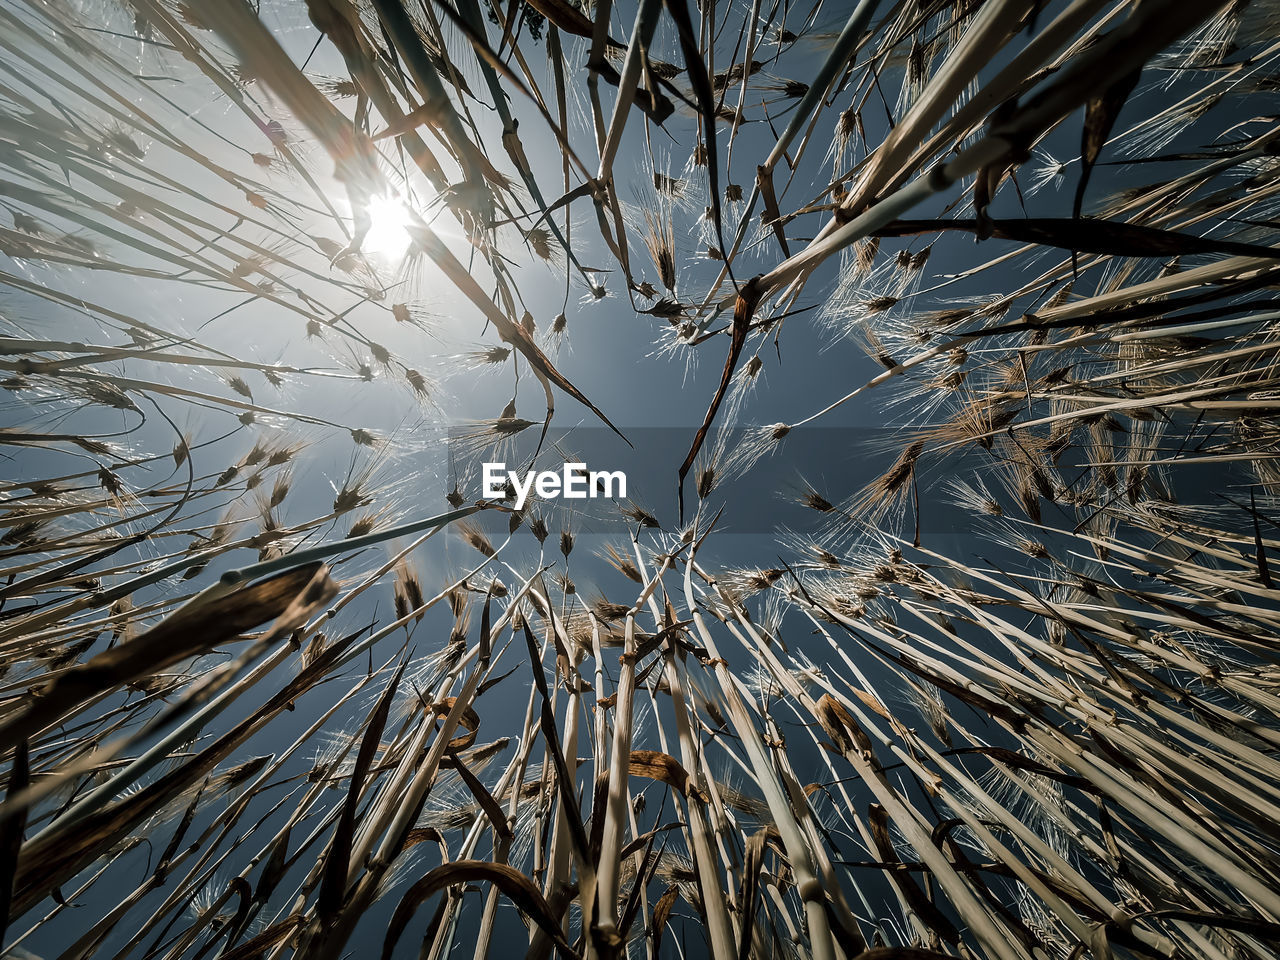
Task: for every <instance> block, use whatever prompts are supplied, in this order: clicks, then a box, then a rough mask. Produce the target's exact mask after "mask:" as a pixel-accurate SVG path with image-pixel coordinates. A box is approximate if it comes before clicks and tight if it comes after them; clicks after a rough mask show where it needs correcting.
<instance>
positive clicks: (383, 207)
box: [363, 196, 411, 260]
mask: <svg viewBox="0 0 1280 960" xmlns="http://www.w3.org/2000/svg"><path fill="white" fill-rule="evenodd" d="M369 219H370V226H369V232H368V233H367V234H366V235H365V238H364V244H363V247H364V251H365V252H366V253H369V254H372V255H375V256H379V257H382V258H384V259H386V260H399V259H400V258H401V257H402V256H404V253H405V251H406V250H408V249H409V243H410V240H411V237H410V236H409V230H408V227H409V211H408V209H407V208H406V207H405V205H404V201H403V200H400V199H399V198H397V197H382V196H378V197H374V198H373V199H371V200H370V201H369Z"/></svg>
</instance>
